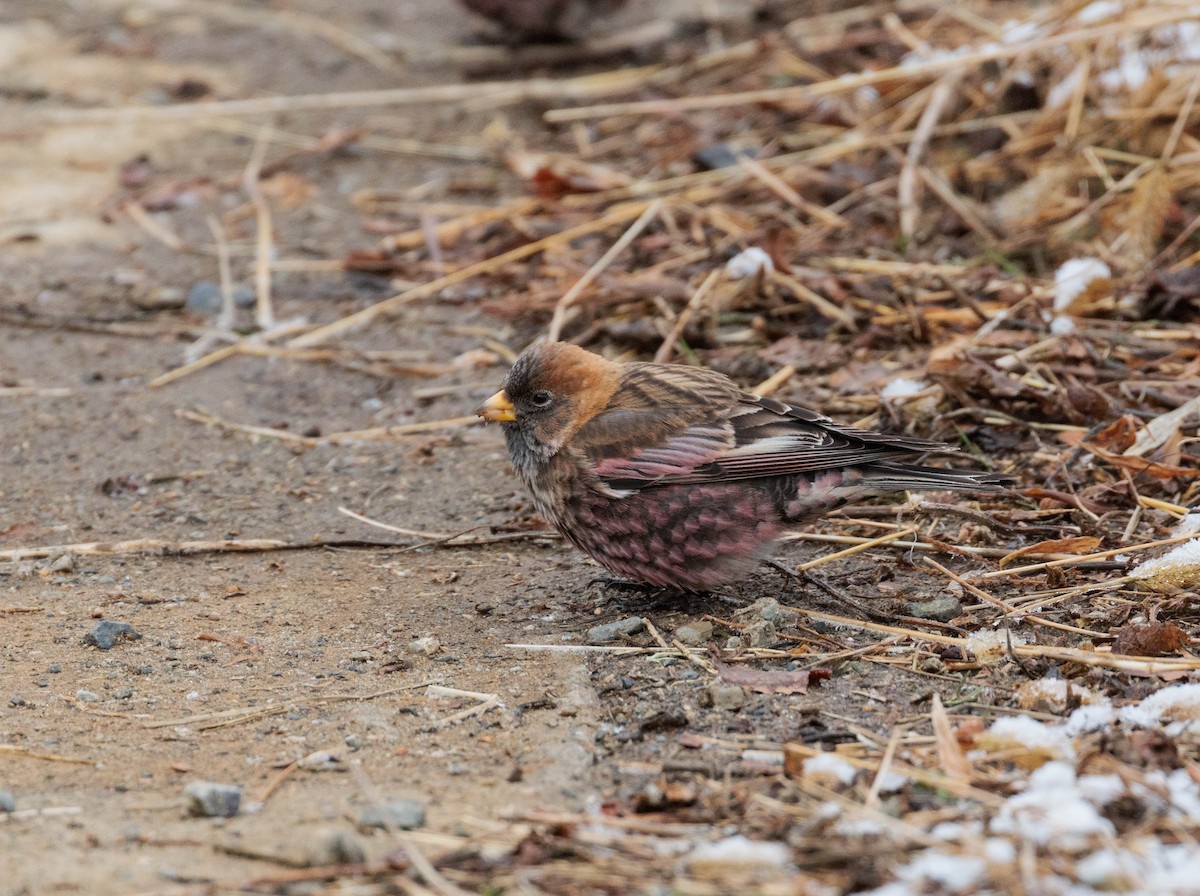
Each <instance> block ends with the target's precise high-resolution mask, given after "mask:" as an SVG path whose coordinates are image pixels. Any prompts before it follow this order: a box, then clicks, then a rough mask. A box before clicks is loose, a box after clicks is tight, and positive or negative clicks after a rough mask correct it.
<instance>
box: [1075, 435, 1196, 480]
mask: <svg viewBox="0 0 1200 896" xmlns="http://www.w3.org/2000/svg"><path fill="white" fill-rule="evenodd" d="M1079 447H1080V448H1082V449H1083V450H1084V451H1087V452H1088V453H1089V454H1093V455H1095V456H1096V457H1098V458H1100V459H1101V460H1106V461H1108V462H1109V463H1110V464H1112V465H1113V466H1115V467H1121V468H1122V469H1125V470H1131V471H1133V472H1135V473H1149V474H1150V475H1151V476H1153V477H1154V478H1156V479H1173V478H1175V477H1176V476H1179V477H1181V478H1184V479H1196V478H1200V470H1197V469H1192V468H1191V467H1176V466H1172V465H1171V464H1160V463H1156V462H1154V461H1152V460H1146V458H1144V457H1137V456H1135V455H1128V454H1114V453H1113V452H1111V451H1105V450H1104V449H1103V448H1101V447H1100V446H1099V445H1096V444H1094V443H1092V442H1081V443H1080V445H1079Z"/></svg>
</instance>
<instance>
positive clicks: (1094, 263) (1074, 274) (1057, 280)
mask: <svg viewBox="0 0 1200 896" xmlns="http://www.w3.org/2000/svg"><path fill="white" fill-rule="evenodd" d="M1111 276H1112V271H1111V270H1110V269H1109V267H1108V265H1106V264H1105V263H1104V262H1103V261H1101V260H1100V259H1099V258H1072V259H1071V260H1069V261H1064V262H1063V263H1062V265H1061V266H1060V267H1059V269H1058V270H1057V271H1055V272H1054V310H1055V311H1066V310H1067V309H1068V308H1070V307H1071V303H1072V302H1074V301H1075V300H1076V299H1077V298H1079V297H1080V296H1081V295H1082V294H1083V292H1084V290H1086V289H1087V288H1088V286H1089V284H1091V282H1092V281H1093V280H1100V279H1102V278H1107V277H1111Z"/></svg>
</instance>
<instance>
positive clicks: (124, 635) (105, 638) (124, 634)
mask: <svg viewBox="0 0 1200 896" xmlns="http://www.w3.org/2000/svg"><path fill="white" fill-rule="evenodd" d="M141 637H142V636H141V634H140V633H139V632H138V630H137V629H136V628H134V627H133V626H132V625H130V624H129V623H128V622H115V621H114V620H112V619H101V620H100V621H99V622H97V623H96V624H95V625H93V626H92V630H91V631H90V632H88V633H87V634H86V635H84V636H83V643H84V644H90V645H92V646H93V647H99V648H100V649H101V650H111V649H112V648H113V646H114V645H116V643H117V642H118V641H125V640H128V641H137V640H139V639H140V638H141Z"/></svg>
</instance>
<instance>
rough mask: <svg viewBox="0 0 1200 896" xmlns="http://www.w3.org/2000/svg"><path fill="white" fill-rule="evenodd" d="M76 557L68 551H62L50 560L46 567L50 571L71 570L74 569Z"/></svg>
mask: <svg viewBox="0 0 1200 896" xmlns="http://www.w3.org/2000/svg"><path fill="white" fill-rule="evenodd" d="M76 563H77V558H76V557H75V555H74V554H72V553H71V552H70V551H63V553H61V554H59V555H58V556H57V557H55V558H54V559H53V560H51V561H50V564H49V566H47V567H46V568H47V569H49V570H50V571H51V572H71V571H72V570H74V569H75V565H76Z"/></svg>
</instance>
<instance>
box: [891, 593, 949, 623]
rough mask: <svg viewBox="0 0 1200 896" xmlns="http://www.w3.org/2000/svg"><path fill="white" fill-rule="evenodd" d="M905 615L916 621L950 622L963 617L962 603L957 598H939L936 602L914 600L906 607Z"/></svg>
mask: <svg viewBox="0 0 1200 896" xmlns="http://www.w3.org/2000/svg"><path fill="white" fill-rule="evenodd" d="M904 613H905V615H907V616H912V617H914V618H916V619H936V620H937V621H938V622H949V621H950V620H951V619H953V618H955V617H956V616H961V615H962V601H960V600H959V599H958V598H957V597H939V598H936V599H935V600H914V601H909V602H908V603H906V604H905V605H904Z"/></svg>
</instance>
